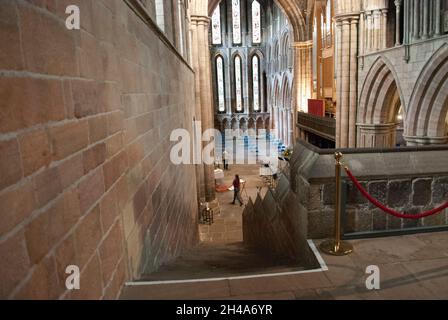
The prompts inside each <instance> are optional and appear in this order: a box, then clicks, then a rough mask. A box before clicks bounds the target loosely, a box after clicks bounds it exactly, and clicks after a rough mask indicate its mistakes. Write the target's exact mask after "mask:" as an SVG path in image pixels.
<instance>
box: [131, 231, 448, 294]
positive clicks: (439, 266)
mask: <svg viewBox="0 0 448 320" xmlns="http://www.w3.org/2000/svg"><path fill="white" fill-rule="evenodd" d="M350 242H351V243H352V244H353V245H354V248H355V252H354V253H353V254H352V255H350V256H346V257H333V256H327V255H323V256H322V257H323V259H324V261H325V263H326V264H327V266H328V271H317V272H312V273H302V274H295V275H277V276H271V277H263V278H247V279H226V280H219V281H204V282H188V283H166V284H153V285H148V284H141V285H138V286H134V285H132V286H127V287H126V288H125V289H124V291H123V296H122V298H123V299H259V300H263V299H281V300H285V299H338V300H339V299H448V232H440V233H426V234H419V235H408V236H399V237H389V238H375V239H363V240H354V241H350ZM370 265H377V266H378V267H379V268H380V277H381V289H380V290H376V291H369V290H367V289H366V286H365V281H366V279H367V277H368V275H367V274H366V268H367V267H368V266H370Z"/></svg>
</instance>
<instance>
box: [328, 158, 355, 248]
mask: <svg viewBox="0 0 448 320" xmlns="http://www.w3.org/2000/svg"><path fill="white" fill-rule="evenodd" d="M334 157H335V159H336V165H335V172H336V179H335V180H336V203H335V223H334V228H335V237H334V239H330V240H326V241H324V242H322V244H321V245H320V249H321V250H322V251H323V252H324V253H327V254H331V255H333V256H345V255H348V254H350V253H352V252H353V246H352V245H351V244H350V243H347V242H344V241H341V167H342V164H341V159H342V153H340V152H336V153H335V156H334Z"/></svg>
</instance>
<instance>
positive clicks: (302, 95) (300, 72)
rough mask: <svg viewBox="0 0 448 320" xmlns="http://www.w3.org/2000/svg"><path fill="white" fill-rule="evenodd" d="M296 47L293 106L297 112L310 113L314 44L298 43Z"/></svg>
mask: <svg viewBox="0 0 448 320" xmlns="http://www.w3.org/2000/svg"><path fill="white" fill-rule="evenodd" d="M293 47H294V60H295V61H294V89H293V97H294V100H295V101H294V102H293V105H295V106H296V108H297V109H296V111H298V110H301V111H304V112H308V99H310V98H311V92H312V79H311V75H312V71H311V61H312V52H313V42H312V41H304V42H296V43H294V44H293Z"/></svg>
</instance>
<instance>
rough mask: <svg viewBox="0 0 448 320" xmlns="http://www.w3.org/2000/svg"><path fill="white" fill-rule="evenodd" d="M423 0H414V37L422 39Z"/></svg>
mask: <svg viewBox="0 0 448 320" xmlns="http://www.w3.org/2000/svg"><path fill="white" fill-rule="evenodd" d="M419 1H421V0H414V21H413V22H414V32H413V37H412V38H413V39H414V40H418V39H420V2H419Z"/></svg>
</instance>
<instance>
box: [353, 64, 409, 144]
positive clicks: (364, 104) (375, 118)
mask: <svg viewBox="0 0 448 320" xmlns="http://www.w3.org/2000/svg"><path fill="white" fill-rule="evenodd" d="M397 79H398V78H397V76H396V72H395V69H394V68H393V66H392V64H391V63H390V62H389V61H388V60H387V59H385V58H384V57H379V58H378V59H377V60H376V61H375V62H374V63H373V64H372V67H371V68H370V70H369V72H368V73H367V76H366V79H365V80H364V83H363V86H362V89H361V94H360V100H359V109H358V132H359V134H358V137H357V138H358V141H357V146H358V147H394V146H395V145H396V143H397V141H396V131H397V126H398V119H397V116H398V113H399V110H400V108H401V110H402V111H403V113H404V114H405V113H406V106H405V105H404V103H403V101H404V99H403V98H402V97H403V95H402V92H401V89H400V85H399V82H398V80H397ZM405 126H406V124H405Z"/></svg>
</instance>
